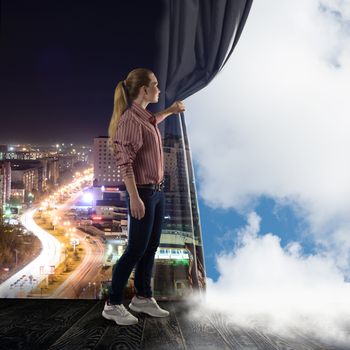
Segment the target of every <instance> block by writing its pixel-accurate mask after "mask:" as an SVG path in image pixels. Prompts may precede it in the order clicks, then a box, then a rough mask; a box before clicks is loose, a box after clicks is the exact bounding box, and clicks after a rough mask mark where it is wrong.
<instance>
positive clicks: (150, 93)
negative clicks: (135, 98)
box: [145, 74, 160, 103]
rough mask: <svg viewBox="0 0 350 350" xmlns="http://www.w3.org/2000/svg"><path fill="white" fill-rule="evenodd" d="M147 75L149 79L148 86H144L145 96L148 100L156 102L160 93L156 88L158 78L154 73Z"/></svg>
mask: <svg viewBox="0 0 350 350" xmlns="http://www.w3.org/2000/svg"><path fill="white" fill-rule="evenodd" d="M149 77H150V80H151V81H150V83H149V84H148V86H145V92H146V93H145V97H146V98H147V100H148V102H150V103H156V102H158V99H159V93H160V90H159V89H158V80H157V78H156V76H155V75H154V74H151V75H150V76H149Z"/></svg>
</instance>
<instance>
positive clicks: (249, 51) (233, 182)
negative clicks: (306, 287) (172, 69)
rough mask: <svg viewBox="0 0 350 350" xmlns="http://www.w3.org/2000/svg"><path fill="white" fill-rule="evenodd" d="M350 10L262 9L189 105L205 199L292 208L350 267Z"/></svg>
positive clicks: (305, 1)
mask: <svg viewBox="0 0 350 350" xmlns="http://www.w3.org/2000/svg"><path fill="white" fill-rule="evenodd" d="M349 23H350V3H349V2H345V1H340V0H339V1H337V0H327V1H316V0H296V1H292V0H282V1H278V2H276V1H273V0H264V1H255V2H254V4H253V7H252V10H251V14H250V17H249V18H248V21H247V23H246V27H245V30H244V31H243V34H242V36H241V39H240V41H239V43H238V46H237V48H236V50H235V53H234V54H233V55H232V56H231V59H230V60H229V62H228V63H227V65H226V66H225V67H224V69H223V71H222V74H219V75H218V76H217V78H216V79H215V80H214V81H213V82H212V83H211V84H210V85H209V86H208V87H207V88H205V89H203V90H202V91H201V92H199V93H197V94H195V95H194V96H192V97H190V98H189V99H188V101H187V121H188V129H189V134H190V135H191V138H190V142H191V148H192V152H193V156H194V160H195V162H196V165H197V169H198V174H197V175H198V180H199V181H198V182H199V194H200V196H201V197H202V198H203V199H204V200H205V201H206V202H207V203H208V204H209V205H211V206H213V207H224V208H230V207H231V208H234V209H236V210H237V211H239V212H240V213H242V214H246V213H248V212H249V211H251V210H254V207H255V205H256V204H257V201H258V200H259V198H260V197H261V196H267V197H270V198H273V199H275V200H276V202H277V203H278V204H280V205H291V206H292V207H293V208H294V210H295V213H296V214H297V215H298V216H299V218H300V219H302V220H305V222H306V223H307V224H308V232H306V234H310V235H312V237H314V239H315V242H316V245H318V246H319V247H320V249H321V248H322V249H324V250H325V251H328V253H329V254H333V257H334V258H335V259H336V260H337V264H338V266H341V267H342V268H343V269H344V270H346V269H347V267H348V265H349V251H350V210H349V208H350V154H349V150H350V137H349V136H350V112H349V111H350V99H349V96H348V91H350V24H349Z"/></svg>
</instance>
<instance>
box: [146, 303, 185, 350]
mask: <svg viewBox="0 0 350 350" xmlns="http://www.w3.org/2000/svg"><path fill="white" fill-rule="evenodd" d="M158 304H159V306H160V307H161V308H164V309H165V310H168V311H169V312H170V315H169V316H168V317H164V318H163V317H162V318H157V317H151V316H146V317H145V328H144V331H143V341H142V349H152V350H160V349H165V348H166V349H167V350H173V349H186V345H185V340H184V338H183V337H182V333H181V329H180V327H179V324H178V322H177V318H176V315H175V306H174V303H172V302H159V303H158Z"/></svg>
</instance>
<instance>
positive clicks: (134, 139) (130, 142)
mask: <svg viewBox="0 0 350 350" xmlns="http://www.w3.org/2000/svg"><path fill="white" fill-rule="evenodd" d="M142 143H143V142H142V129H141V125H139V124H138V123H137V122H135V121H134V120H133V119H131V118H127V119H125V120H123V121H122V122H120V123H119V125H118V127H117V132H116V136H115V141H114V144H115V148H116V159H117V165H119V166H120V171H121V175H122V178H123V179H124V178H127V177H133V176H134V170H133V162H134V160H135V158H136V154H137V151H138V150H139V149H140V148H141V146H142Z"/></svg>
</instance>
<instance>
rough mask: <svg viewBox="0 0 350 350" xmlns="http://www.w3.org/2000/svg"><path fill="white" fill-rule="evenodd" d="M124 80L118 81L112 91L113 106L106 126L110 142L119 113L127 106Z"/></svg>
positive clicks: (112, 139)
mask: <svg viewBox="0 0 350 350" xmlns="http://www.w3.org/2000/svg"><path fill="white" fill-rule="evenodd" d="M123 85H124V82H123V81H120V82H119V83H118V85H117V87H116V88H115V92H114V108H113V114H112V118H111V121H110V123H109V128H108V136H109V139H110V141H111V142H114V138H115V133H116V131H117V125H118V122H119V119H120V117H121V115H122V114H123V113H124V111H125V110H126V109H127V108H128V98H127V95H126V91H125V87H124V86H123Z"/></svg>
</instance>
